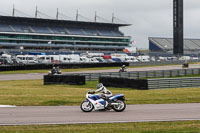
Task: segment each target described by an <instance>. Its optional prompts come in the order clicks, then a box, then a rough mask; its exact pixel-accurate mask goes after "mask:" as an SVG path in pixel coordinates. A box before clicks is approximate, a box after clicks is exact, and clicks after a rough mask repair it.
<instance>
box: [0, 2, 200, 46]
mask: <svg viewBox="0 0 200 133" xmlns="http://www.w3.org/2000/svg"><path fill="white" fill-rule="evenodd" d="M13 4H15V7H16V8H17V9H18V10H20V11H23V12H25V13H27V14H30V15H31V16H34V12H35V7H36V5H37V6H38V9H39V10H40V11H42V12H44V13H46V14H48V15H49V16H51V17H54V18H55V16H56V8H59V10H60V12H62V13H63V14H66V15H67V16H69V17H71V18H74V19H75V14H76V10H77V9H78V10H79V13H80V14H82V15H83V16H86V17H88V18H90V19H91V20H93V19H94V12H95V11H97V14H98V15H99V16H101V17H103V18H105V19H106V20H109V21H110V22H111V17H112V13H115V16H116V17H117V18H120V19H121V20H123V21H125V22H127V23H129V24H132V26H130V27H123V28H121V30H122V31H123V32H125V35H127V36H132V38H133V40H135V41H136V44H135V45H136V46H137V47H139V48H148V37H150V36H156V37H172V35H173V33H172V31H173V29H172V28H173V27H172V26H173V23H172V22H173V12H172V9H173V5H172V4H173V0H56V1H55V0H0V11H2V12H6V13H7V14H10V15H11V13H12V5H13ZM199 7H200V1H198V0H184V8H185V13H184V20H185V21H184V27H185V30H184V36H185V37H186V38H189V37H191V38H200V35H199V30H200V29H199V22H200V17H198V16H199V14H200V8H199ZM99 21H100V20H99Z"/></svg>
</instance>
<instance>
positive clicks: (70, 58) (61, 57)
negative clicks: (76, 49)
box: [59, 54, 80, 63]
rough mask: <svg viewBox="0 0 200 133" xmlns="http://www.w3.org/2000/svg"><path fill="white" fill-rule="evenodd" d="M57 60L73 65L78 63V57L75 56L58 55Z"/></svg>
mask: <svg viewBox="0 0 200 133" xmlns="http://www.w3.org/2000/svg"><path fill="white" fill-rule="evenodd" d="M59 60H60V62H62V63H75V62H80V56H79V55H77V54H70V55H59Z"/></svg>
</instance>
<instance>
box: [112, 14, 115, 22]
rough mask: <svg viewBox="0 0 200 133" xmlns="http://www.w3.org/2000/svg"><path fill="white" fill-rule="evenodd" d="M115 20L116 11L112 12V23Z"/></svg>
mask: <svg viewBox="0 0 200 133" xmlns="http://www.w3.org/2000/svg"><path fill="white" fill-rule="evenodd" d="M114 20H115V15H114V13H112V23H114Z"/></svg>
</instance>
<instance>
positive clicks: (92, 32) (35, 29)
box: [0, 24, 124, 37]
mask: <svg viewBox="0 0 200 133" xmlns="http://www.w3.org/2000/svg"><path fill="white" fill-rule="evenodd" d="M0 32H21V33H24V32H25V33H28V32H31V33H43V34H72V35H88V36H119V37H120V36H124V35H123V34H122V33H121V32H120V31H117V30H105V29H98V30H97V29H87V28H85V29H80V28H70V27H41V26H31V25H29V26H28V25H19V24H18V25H16V24H12V25H7V24H0Z"/></svg>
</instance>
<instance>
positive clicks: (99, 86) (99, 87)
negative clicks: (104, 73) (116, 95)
mask: <svg viewBox="0 0 200 133" xmlns="http://www.w3.org/2000/svg"><path fill="white" fill-rule="evenodd" d="M96 92H102V93H101V97H102V98H104V99H105V100H106V101H108V98H109V97H110V96H112V93H111V91H109V90H108V89H106V87H105V86H104V85H103V84H102V83H99V84H97V90H96V91H94V93H96ZM107 105H108V104H107ZM107 105H106V107H107Z"/></svg>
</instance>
